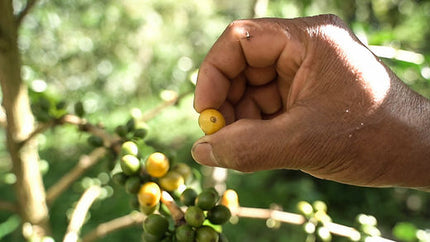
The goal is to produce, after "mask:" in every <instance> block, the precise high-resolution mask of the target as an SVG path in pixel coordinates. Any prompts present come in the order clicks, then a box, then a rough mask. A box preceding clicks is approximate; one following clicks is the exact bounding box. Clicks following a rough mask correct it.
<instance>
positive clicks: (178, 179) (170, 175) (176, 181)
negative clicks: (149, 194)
mask: <svg viewBox="0 0 430 242" xmlns="http://www.w3.org/2000/svg"><path fill="white" fill-rule="evenodd" d="M158 182H159V184H160V186H161V188H163V189H164V190H166V191H168V192H173V191H174V190H176V189H178V188H179V187H180V186H181V185H184V178H183V177H182V175H181V174H179V173H178V172H176V171H169V172H167V174H166V175H165V176H163V177H161V178H160V179H159V180H158Z"/></svg>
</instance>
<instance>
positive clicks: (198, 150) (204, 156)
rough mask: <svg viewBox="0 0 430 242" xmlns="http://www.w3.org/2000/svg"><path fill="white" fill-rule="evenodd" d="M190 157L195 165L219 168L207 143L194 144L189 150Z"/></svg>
mask: <svg viewBox="0 0 430 242" xmlns="http://www.w3.org/2000/svg"><path fill="white" fill-rule="evenodd" d="M191 155H192V156H193V158H194V160H195V161H196V162H197V163H200V164H202V165H206V166H219V164H218V162H217V161H216V159H215V156H214V155H213V151H212V146H211V145H210V144H209V143H207V142H202V143H196V144H195V145H194V146H193V148H192V149H191Z"/></svg>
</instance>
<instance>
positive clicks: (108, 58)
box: [0, 0, 430, 242]
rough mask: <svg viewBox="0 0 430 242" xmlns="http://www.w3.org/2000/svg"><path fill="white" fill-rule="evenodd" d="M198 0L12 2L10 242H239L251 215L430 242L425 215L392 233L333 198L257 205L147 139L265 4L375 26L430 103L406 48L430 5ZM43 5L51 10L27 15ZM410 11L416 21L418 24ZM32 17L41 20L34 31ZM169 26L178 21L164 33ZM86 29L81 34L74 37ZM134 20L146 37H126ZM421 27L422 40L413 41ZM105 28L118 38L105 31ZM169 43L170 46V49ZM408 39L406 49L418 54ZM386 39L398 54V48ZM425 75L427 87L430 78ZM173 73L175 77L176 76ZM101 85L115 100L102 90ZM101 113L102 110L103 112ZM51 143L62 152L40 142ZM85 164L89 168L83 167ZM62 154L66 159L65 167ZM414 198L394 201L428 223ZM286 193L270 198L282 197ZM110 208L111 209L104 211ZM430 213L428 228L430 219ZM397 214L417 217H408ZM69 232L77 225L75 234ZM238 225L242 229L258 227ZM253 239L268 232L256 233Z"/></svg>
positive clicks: (2, 18) (421, 70) (6, 119)
mask: <svg viewBox="0 0 430 242" xmlns="http://www.w3.org/2000/svg"><path fill="white" fill-rule="evenodd" d="M185 2H186V3H182V1H142V2H138V1H113V0H107V1H87V0H72V1H55V0H53V1H43V0H13V1H0V82H1V90H2V93H1V96H0V98H1V100H2V106H1V108H0V132H1V134H4V135H5V137H6V142H5V145H4V147H1V149H0V156H1V158H0V171H1V174H0V185H1V186H2V187H1V188H2V196H0V210H1V214H0V216H1V218H2V219H3V218H4V220H0V240H1V241H3V240H4V241H22V240H26V241H34V242H39V241H44V242H51V241H55V240H57V241H60V240H63V241H67V242H69V241H96V240H99V241H104V240H107V239H111V240H113V239H112V238H114V233H115V232H118V231H125V230H127V231H132V233H133V235H135V234H139V235H138V236H137V237H138V238H139V240H142V241H178V242H180V241H190V242H191V241H228V240H229V239H230V241H235V239H232V238H237V237H238V236H236V235H235V234H233V233H232V232H231V230H228V229H227V228H228V227H245V226H246V224H245V225H243V224H239V221H246V219H250V220H263V221H264V222H265V224H263V225H261V226H260V227H259V228H261V230H264V229H267V228H270V229H273V230H277V229H278V230H280V228H285V227H286V226H288V228H290V227H294V228H297V230H298V231H299V233H300V235H303V236H302V237H301V238H304V240H305V241H307V242H312V241H393V240H400V241H430V232H429V229H424V228H423V227H426V226H427V225H428V221H419V219H417V220H416V221H418V222H420V223H419V225H416V224H414V223H412V222H397V223H396V224H395V225H392V233H390V232H389V231H388V230H387V229H386V228H383V229H381V226H380V224H378V220H377V219H376V218H375V217H374V216H372V215H369V214H361V213H360V212H359V211H358V212H357V216H356V218H355V220H354V221H352V219H350V220H349V221H345V220H348V219H345V220H343V221H340V222H339V221H334V219H333V218H332V216H331V214H332V213H335V212H336V209H337V207H336V205H334V206H332V205H331V204H330V206H331V208H329V207H328V203H327V204H326V203H325V202H324V201H323V200H324V199H309V200H308V201H299V202H296V200H295V201H294V202H291V203H292V204H294V205H295V208H291V207H294V206H290V209H289V210H291V211H285V210H284V209H283V208H282V207H281V206H279V205H276V204H275V205H274V206H271V207H257V206H242V205H241V203H242V200H243V201H244V202H243V203H244V204H246V203H247V200H252V199H256V198H257V197H262V195H263V196H264V195H265V194H264V191H263V192H262V191H259V190H256V191H252V193H253V194H252V196H251V197H250V196H247V197H245V198H244V196H242V195H243V194H240V192H241V191H242V192H243V191H244V188H243V187H239V186H237V187H234V186H229V187H227V181H226V179H228V178H227V177H224V178H222V179H219V180H217V181H216V182H217V184H215V185H214V183H216V182H213V181H212V182H210V181H209V182H208V180H211V179H212V178H211V177H210V176H208V175H207V174H205V170H206V171H207V170H210V169H209V168H207V167H201V166H198V165H197V164H190V162H189V161H184V160H181V159H182V157H180V156H179V155H178V152H176V150H175V146H174V145H172V146H169V147H168V146H167V145H166V144H164V143H163V142H159V143H156V142H153V140H150V139H149V138H148V137H149V135H150V134H151V132H152V133H156V132H157V131H154V130H153V129H154V128H155V129H158V130H160V129H164V128H165V127H163V126H162V124H159V123H156V122H154V123H155V124H154V125H151V126H150V125H148V124H149V122H150V121H151V120H153V119H156V118H158V117H159V116H160V115H162V114H163V112H164V111H165V110H166V109H168V108H170V107H172V106H175V105H176V106H177V105H180V104H181V101H182V100H183V99H184V98H187V97H188V98H189V97H190V96H192V95H191V94H192V92H193V86H191V84H190V82H188V81H185V80H186V79H187V78H188V77H187V75H193V74H195V73H196V72H195V71H196V70H195V69H196V68H197V67H196V66H195V63H193V59H197V60H199V59H202V57H203V56H204V55H205V53H206V52H207V50H208V49H209V48H210V43H212V42H213V39H214V38H216V37H217V36H218V35H219V33H220V32H221V31H222V29H223V28H224V27H225V25H226V24H227V23H228V22H230V21H231V20H233V19H237V18H243V17H259V16H261V15H262V12H261V9H263V10H264V9H265V7H264V4H266V8H267V13H268V14H269V15H270V14H273V15H276V16H281V17H291V16H290V15H291V13H292V12H294V11H296V12H299V9H300V12H302V14H311V13H313V11H314V10H313V9H314V8H317V7H318V4H319V5H321V6H322V5H327V6H329V7H335V6H337V7H338V8H339V9H340V13H345V14H344V15H345V16H344V17H346V19H348V20H354V21H356V22H355V24H354V25H353V26H352V27H353V30H354V31H356V32H358V33H361V32H363V31H364V30H367V29H369V30H368V31H369V32H371V31H374V33H373V34H372V38H369V41H371V42H372V43H373V44H374V45H373V46H370V47H369V48H371V49H372V50H374V51H378V50H379V51H382V52H378V53H379V54H381V56H382V57H385V58H386V59H385V60H386V61H387V62H388V64H391V66H392V67H394V68H395V69H396V70H397V71H399V72H400V75H399V76H400V77H401V78H402V79H403V80H405V82H406V83H407V84H409V85H412V86H413V87H414V89H417V90H419V91H420V93H422V94H423V95H426V96H430V91H429V90H430V88H429V85H428V81H427V80H428V79H429V78H430V74H429V73H430V72H429V70H430V68H429V67H428V60H429V58H428V56H423V55H421V54H418V53H415V52H411V51H405V50H401V49H399V48H400V47H410V48H415V49H422V50H424V51H425V49H426V48H424V47H422V46H421V47H420V45H419V43H421V42H425V43H427V42H426V40H427V39H428V38H427V37H428V31H427V32H426V29H427V25H426V24H424V23H427V22H428V21H427V19H428V14H427V12H428V11H427V10H428V9H429V7H430V5H429V4H427V3H426V1H415V2H414V1H409V2H408V1H334V2H333V1H328V0H324V1H319V2H318V4H317V1H312V0H311V1H243V2H244V3H243V6H241V7H240V6H236V4H231V3H230V1H218V2H217V4H220V5H223V6H224V7H225V8H224V9H221V8H220V9H218V8H216V7H215V6H214V5H216V4H214V3H212V2H211V1H198V2H195V1H189V0H187V1H185ZM265 2H266V3H265ZM269 2H270V4H269ZM286 2H288V3H286ZM143 3H144V4H147V5H145V6H143ZM38 4H39V6H38ZM181 4H182V5H181ZM419 4H422V5H419ZM382 6H384V7H382ZM35 7H39V9H41V10H40V11H39V12H37V14H35V15H31V16H27V15H28V14H29V13H30V12H31V11H32V10H33V8H35ZM329 7H328V8H329ZM245 8H248V9H245ZM124 9H125V10H124ZM172 9H173V10H172ZM351 9H352V10H351ZM60 10H61V11H64V12H61V11H60ZM67 10H70V12H67ZM292 10H294V11H292ZM421 10H422V11H421ZM72 11H73V14H70V13H71V12H72ZM175 11H176V12H175ZM330 11H331V9H330ZM173 12H175V14H173ZM243 12H246V13H243ZM176 13H177V14H176ZM239 13H240V14H239ZM405 13H409V15H407V19H405V16H406V15H405ZM338 14H339V13H338ZM63 15H64V16H63ZM26 16H27V18H26ZM381 16H382V17H381ZM360 18H365V19H372V24H373V25H375V26H373V25H372V26H371V25H369V26H367V25H365V24H362V23H359V22H358V20H357V19H360ZM25 19H28V20H29V21H28V22H27V23H25ZM377 19H379V20H377ZM381 20H384V21H386V22H384V25H383V24H380V22H379V21H381ZM163 21H164V22H163ZM369 21H370V20H369ZM364 22H365V21H364ZM162 23H164V24H166V23H169V25H172V26H173V27H172V28H165V29H164V27H163V24H162ZM417 23H422V24H417ZM23 25H25V28H23V27H22V26H23ZM385 25H386V26H389V28H388V29H389V31H388V32H387V30H385V32H384V31H383V30H382V29H383V28H385V27H384V26H385ZM76 26H79V28H80V29H79V30H76V29H74V28H76ZM124 26H126V29H127V31H128V30H132V31H133V34H131V35H125V34H124V32H125V31H123V30H122V28H123V27H124ZM141 26H144V27H141ZM197 26H203V27H201V28H197ZM208 26H209V27H208ZM214 26H215V28H214ZM220 26H221V27H220ZM397 27H398V28H397ZM44 28H48V30H46V31H45V29H44ZM373 28H374V29H373ZM391 28H393V29H394V28H396V31H394V30H392V29H391ZM372 29H373V30H372ZM409 29H410V30H411V31H412V33H414V34H413V35H412V34H408V33H409V32H407V31H406V30H409ZM98 31H100V32H103V33H108V34H103V35H101V34H100V32H98ZM162 31H165V32H162ZM405 32H407V33H406V34H405ZM34 33H38V34H40V35H34ZM166 33H167V34H166ZM145 35H148V38H146V37H147V36H145ZM34 36H37V37H34ZM142 36H144V37H142ZM160 36H162V37H160ZM426 36H427V37H426ZM18 37H20V38H18ZM161 40H162V41H165V42H166V43H167V44H165V45H163V46H162V45H161V44H160V43H157V42H160V41H161ZM397 40H401V41H405V42H406V44H405V46H401V43H398V42H397ZM420 41H421V42H420ZM60 42H64V43H68V44H69V45H70V46H68V47H67V48H65V47H64V46H60V45H58V43H60ZM141 42H143V43H141ZM118 43H120V44H118ZM148 43H151V44H154V43H155V44H154V45H156V44H159V45H157V46H158V47H154V48H152V49H151V48H148V49H151V50H147V49H145V50H142V49H144V48H140V47H139V46H140V45H143V44H148ZM178 43H184V44H178ZM383 45H389V46H390V47H388V50H389V51H388V54H387V53H386V52H384V50H385V51H386V50H387V48H385V46H383ZM69 47H70V48H69ZM427 49H428V48H427ZM189 52H192V55H191V54H189ZM136 53H137V54H136ZM393 53H394V54H393ZM384 54H385V55H384ZM152 55H153V56H152ZM130 56H137V57H135V58H130ZM188 56H190V57H188ZM191 57H192V58H191ZM126 60H127V61H126ZM426 61H427V62H426ZM137 62H138V63H141V66H139V65H140V64H139V65H136V63H137ZM426 63H427V64H426ZM58 66H61V67H62V68H59V67H58ZM420 75H421V76H422V77H424V79H426V80H424V79H423V80H421V79H419V78H418V77H417V76H420ZM166 77H167V78H166ZM169 78H171V79H173V81H171V82H170V81H168V79H169ZM40 79H46V80H48V83H54V84H55V83H56V84H57V85H58V86H60V87H61V88H64V89H61V88H57V89H54V90H55V91H54V93H53V92H52V91H50V90H49V87H47V86H46V85H47V82H45V81H43V80H40ZM60 79H61V81H59V80H60ZM135 79H136V80H143V81H141V82H139V84H136V87H134V89H133V88H130V86H133V85H134V84H133V83H131V82H130V80H135ZM184 83H185V84H184ZM172 85H175V87H174V88H173V89H175V90H176V91H166V92H165V93H164V94H165V98H164V99H163V101H161V102H160V103H158V102H159V100H158V99H156V101H154V100H151V102H152V103H151V104H153V105H149V106H154V108H145V109H142V110H145V112H143V114H142V110H141V109H134V110H132V111H131V112H130V114H127V117H126V118H125V119H126V121H124V120H119V119H115V120H114V119H112V120H110V117H109V118H106V119H105V118H104V117H102V116H103V115H105V114H106V113H107V112H115V110H112V109H111V107H114V108H115V107H118V106H120V105H125V104H126V103H127V102H129V101H130V98H128V96H132V95H135V96H140V97H141V96H145V95H153V93H151V92H156V91H155V90H157V92H158V90H160V89H164V88H166V87H169V88H170V87H172ZM28 86H30V88H28ZM177 86H179V87H177ZM101 87H102V88H101ZM87 88H88V89H87ZM131 89H133V90H136V91H134V92H132V91H130V90H131ZM60 90H61V91H60ZM64 90H66V91H64ZM100 90H103V92H106V93H104V94H103V95H99V94H97V93H96V92H97V91H100ZM56 92H58V93H56ZM178 92H179V93H180V94H179V95H178ZM145 101H146V99H145ZM155 102H157V103H155ZM94 103H97V105H95V104H94ZM139 105H141V103H140V101H139ZM145 105H146V103H145ZM88 106H89V107H90V108H89V109H88ZM190 106H191V105H189V107H187V109H191V107H190ZM103 108H105V109H106V110H103ZM97 111H98V112H101V114H98V115H97ZM102 112H104V113H102ZM207 113H208V115H207V116H206V117H201V118H200V119H199V120H198V119H197V118H196V120H195V126H196V127H198V124H200V126H201V127H202V124H203V126H205V123H206V124H209V125H207V127H202V129H203V132H204V133H205V134H211V133H213V132H216V131H217V130H218V129H219V128H222V126H224V120H223V119H222V118H221V117H220V116H219V113H217V112H216V110H208V112H207ZM94 116H97V118H94ZM112 116H113V115H112ZM118 116H122V117H123V116H124V114H123V113H122V114H121V115H118ZM168 118H171V116H170V117H168ZM94 120H97V121H94ZM172 120H173V121H172ZM172 120H168V122H169V123H170V125H172V126H173V127H176V126H179V124H176V122H180V121H178V120H175V119H172ZM107 123H108V124H107ZM64 130H67V132H63V131H64ZM45 134H46V135H45ZM63 134H65V135H63ZM46 137H48V138H46ZM52 137H54V138H52ZM82 140H85V142H81V141H82ZM48 142H49V143H50V144H51V146H52V147H55V149H54V148H51V146H50V147H48V148H46V147H44V149H41V148H40V146H43V145H44V143H48ZM179 142H182V141H181V140H180V141H179ZM83 143H85V144H83ZM60 147H61V148H60ZM70 154H73V155H70ZM77 156H79V158H78V161H77V162H73V160H72V159H74V158H76V157H77ZM70 157H73V158H70ZM57 160H61V162H62V164H61V165H58V162H57ZM3 161H7V162H3ZM9 161H10V162H9ZM69 161H70V162H69ZM56 162H57V163H56ZM9 163H10V165H9ZM55 165H57V166H58V167H60V166H61V168H58V167H57V169H55V171H54V172H52V171H51V170H50V166H55ZM52 170H54V169H52ZM218 178H219V177H218ZM220 183H222V184H221V186H218V185H220ZM265 185H267V184H265ZM270 185H272V184H270ZM296 185H297V184H296ZM305 186H306V185H302V186H300V185H297V186H296V187H297V188H296V189H298V190H303V191H304V192H306V191H309V190H306V189H305V188H306V187H305ZM239 188H240V189H239ZM248 189H249V188H248ZM10 190H14V192H15V193H13V194H12V193H11V192H9V191H10ZM402 191H403V190H402ZM402 191H400V192H398V193H396V194H395V195H396V196H399V197H401V198H402V199H403V200H405V201H406V202H407V203H408V207H412V208H415V210H413V209H410V210H413V211H412V212H411V211H410V210H408V211H407V212H405V214H407V216H414V215H416V213H414V212H416V211H418V210H419V208H420V206H422V207H425V206H426V205H427V204H426V203H425V202H426V200H425V199H422V200H420V198H419V197H417V196H413V195H414V194H412V195H411V196H408V194H407V192H402ZM325 192H327V193H330V191H329V190H326V191H325ZM336 192H337V191H336ZM118 194H119V195H118ZM360 195H362V194H360ZM282 196H283V194H282ZM292 196H295V195H292ZM330 196H339V194H337V193H335V195H333V193H331V195H330ZM342 196H344V197H346V196H348V195H347V194H342ZM64 197H67V199H68V200H67V201H66V200H65V199H62V198H64ZM290 197H291V196H290ZM310 197H312V196H310ZM406 197H407V198H406ZM277 198H279V197H276V196H274V197H270V198H269V200H271V201H274V202H276V200H277ZM366 199H367V201H368V200H371V199H372V196H369V197H365V198H363V200H366ZM373 199H374V198H373ZM239 200H240V201H241V203H239ZM300 200H302V198H300ZM388 200H390V199H388ZM70 201H73V202H70ZM124 201H127V202H128V203H129V206H128V207H127V208H126V210H127V213H126V214H125V215H124V214H123V215H120V213H115V212H117V211H115V210H116V209H117V208H118V207H121V206H122V204H124V203H127V202H124ZM296 203H297V204H296ZM106 204H111V205H112V206H102V205H106ZM369 204H372V205H375V204H379V205H380V204H382V205H381V206H380V207H379V208H381V210H385V209H386V208H387V211H388V212H387V213H390V211H393V210H395V209H392V208H391V210H390V209H389V207H390V205H392V203H390V201H376V202H374V201H373V202H371V203H369ZM348 205H349V204H347V205H345V206H343V207H348ZM106 207H109V208H110V209H105V208H106ZM396 208H397V207H396ZM330 209H331V210H330ZM405 210H407V209H405ZM58 211H60V212H58ZM94 211H98V212H99V213H101V214H102V215H103V218H105V220H103V221H100V220H98V219H97V217H96V216H94V217H92V212H94ZM339 213H340V212H339ZM427 213H428V211H427ZM395 216H396V214H392V215H391V217H395ZM425 216H427V220H428V214H424V216H423V217H425ZM333 217H335V216H333ZM338 217H339V216H337V219H336V220H339V218H338ZM386 217H389V216H386ZM420 218H421V217H420ZM394 219H395V221H404V220H405V218H404V217H403V218H399V220H397V218H394ZM400 219H402V220H400ZM422 220H425V219H422ZM418 222H417V223H418ZM344 224H348V225H344ZM422 225H423V226H422ZM281 226H283V227H281ZM390 226H391V225H390ZM64 227H67V228H66V229H65V231H63V228H64ZM254 228H255V227H254ZM390 229H391V228H390ZM227 231H230V233H229V232H227ZM238 231H242V233H243V231H247V228H245V229H242V230H238ZM247 232H248V231H247ZM249 232H250V234H255V231H249ZM251 232H254V233H251ZM128 234H130V233H128V232H124V233H122V234H121V235H120V237H121V241H122V240H127V239H128V237H125V236H127V235H128ZM274 234H276V233H274ZM266 235H267V234H266ZM130 237H131V238H136V236H130ZM236 240H237V239H236ZM268 240H269V239H268ZM280 240H281V239H280ZM286 241H290V238H289V237H288V238H287V240H286Z"/></svg>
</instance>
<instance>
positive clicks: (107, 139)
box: [59, 114, 121, 152]
mask: <svg viewBox="0 0 430 242" xmlns="http://www.w3.org/2000/svg"><path fill="white" fill-rule="evenodd" d="M59 122H60V123H65V124H73V125H76V126H78V127H79V129H80V130H82V131H85V132H88V133H90V134H93V135H96V136H99V137H101V138H102V139H103V143H104V146H106V147H112V148H114V149H115V151H118V152H119V148H120V147H119V146H118V147H116V146H115V145H116V144H118V143H119V141H120V140H121V139H120V138H119V137H117V136H113V135H111V134H110V133H108V132H107V131H106V130H105V129H104V128H101V127H99V126H97V125H94V124H91V123H89V122H87V120H85V119H83V118H80V117H78V116H76V115H72V114H66V115H64V116H63V117H62V118H61V120H60V121H59Z"/></svg>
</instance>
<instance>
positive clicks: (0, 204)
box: [0, 201, 18, 213]
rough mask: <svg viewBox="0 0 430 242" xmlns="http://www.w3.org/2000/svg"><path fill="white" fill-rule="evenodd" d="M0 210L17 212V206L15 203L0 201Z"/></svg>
mask: <svg viewBox="0 0 430 242" xmlns="http://www.w3.org/2000/svg"><path fill="white" fill-rule="evenodd" d="M0 210H7V211H11V212H14V213H17V212H18V206H17V205H16V204H15V203H11V202H6V201H0Z"/></svg>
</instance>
